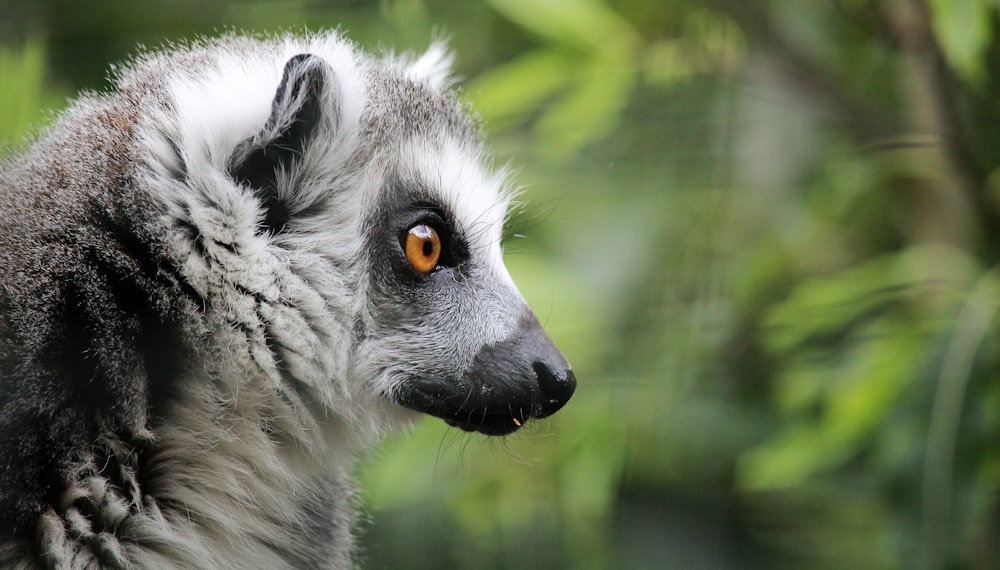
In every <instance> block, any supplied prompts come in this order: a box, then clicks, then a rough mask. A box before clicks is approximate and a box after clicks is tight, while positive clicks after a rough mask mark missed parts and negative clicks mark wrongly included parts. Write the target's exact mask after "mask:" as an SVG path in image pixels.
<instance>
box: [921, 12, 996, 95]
mask: <svg viewBox="0 0 1000 570" xmlns="http://www.w3.org/2000/svg"><path fill="white" fill-rule="evenodd" d="M928 3H929V5H930V11H931V19H932V22H933V26H934V32H935V35H936V36H937V38H938V43H939V44H940V45H941V49H942V51H944V54H945V57H947V58H948V61H949V63H950V64H951V66H952V67H954V68H955V70H956V71H957V72H958V74H959V75H960V76H962V77H963V78H965V79H966V80H967V81H979V80H981V79H982V77H983V73H984V68H983V65H984V63H985V61H984V55H985V53H986V48H987V47H989V44H990V41H991V40H992V39H993V23H994V22H993V15H994V11H995V10H996V7H997V4H996V2H995V1H994V0H929V1H928Z"/></svg>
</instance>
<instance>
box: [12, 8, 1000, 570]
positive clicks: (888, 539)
mask: <svg viewBox="0 0 1000 570" xmlns="http://www.w3.org/2000/svg"><path fill="white" fill-rule="evenodd" d="M997 9H998V3H997V2H996V1H995V0H963V1H951V0H926V1H921V0H839V1H833V0H831V1H827V2H819V1H810V2H802V1H799V0H701V1H694V0H690V1H689V0H484V1H479V2H453V1H449V0H384V1H378V2H375V1H363V0H355V1H347V0H344V1H328V2H321V1H319V0H285V1H283V0H232V1H222V0H198V1H195V0H161V1H159V2H130V1H128V0H109V1H104V2H95V1H81V0H74V1H67V0H40V1H32V0H2V1H0V141H3V144H2V146H0V148H2V149H6V150H7V151H8V152H11V151H14V150H16V148H18V147H19V146H20V145H22V144H24V142H23V141H24V139H23V137H24V136H26V134H28V133H32V132H36V131H37V130H38V129H39V128H41V127H42V126H43V125H44V124H45V123H46V122H47V121H49V120H50V119H51V116H52V115H51V112H50V111H51V110H56V109H58V108H59V107H60V106H61V105H62V104H63V102H64V101H65V98H66V97H68V96H71V95H72V94H74V93H76V92H78V91H79V90H81V89H97V90H100V89H102V88H105V86H106V83H105V80H104V77H105V73H106V71H105V70H106V69H107V66H108V64H110V63H113V62H116V61H120V60H122V59H124V58H127V57H128V56H129V55H130V54H133V53H135V50H136V46H137V45H139V44H145V45H148V46H152V47H155V46H158V45H160V44H162V43H164V42H166V41H170V40H178V39H183V38H190V37H192V36H195V35H212V34H218V33H223V32H224V31H227V30H230V29H247V30H254V31H259V32H265V31H277V30H285V29H292V30H297V29H303V28H308V29H317V28H325V27H341V28H342V29H344V30H345V31H346V33H347V34H348V35H349V36H350V37H352V38H353V39H355V40H356V41H357V42H358V43H360V44H362V45H363V46H365V47H368V48H371V49H379V48H380V47H391V48H393V49H396V50H405V49H415V50H419V49H421V48H423V47H425V46H426V45H427V44H428V43H429V42H430V41H431V40H432V39H434V38H436V37H441V36H444V37H448V38H450V42H451V45H452V47H453V49H454V51H455V53H456V55H457V67H458V73H459V74H460V75H461V76H462V77H463V78H464V79H463V81H462V82H461V85H462V89H463V96H464V97H465V98H467V99H468V100H469V101H470V102H471V104H472V105H473V106H474V108H475V109H476V110H477V111H478V112H479V113H480V114H481V116H482V119H483V124H484V127H485V130H486V132H487V136H488V138H489V141H490V143H491V145H492V146H493V147H494V148H495V149H496V151H497V153H498V154H499V156H500V157H501V160H500V162H501V163H502V162H505V161H509V162H510V163H511V164H512V165H513V166H514V167H516V168H517V169H518V170H519V174H518V179H519V181H520V182H521V183H523V184H524V185H525V186H526V190H525V192H524V194H523V197H524V200H525V202H526V204H525V205H524V207H523V208H522V209H521V210H520V211H519V213H518V214H517V215H516V216H515V217H514V219H513V221H512V232H513V233H514V234H516V235H517V236H518V237H516V238H514V239H512V240H510V242H509V243H507V245H506V247H507V259H508V264H509V266H510V269H511V272H512V274H513V275H514V278H515V280H516V281H518V283H519V285H520V286H521V288H522V290H523V292H524V293H525V296H526V297H527V298H528V299H529V302H531V304H532V305H533V307H534V308H535V310H536V312H537V313H538V314H539V315H540V317H541V319H542V320H543V322H544V323H545V325H546V326H547V328H548V330H549V331H550V332H551V334H552V336H553V337H554V338H555V339H556V341H557V343H558V344H559V345H560V346H561V347H563V348H564V352H565V353H566V354H567V356H568V357H569V358H570V360H571V361H572V362H573V363H574V366H575V368H576V370H577V373H578V377H579V380H580V387H579V389H578V392H577V395H576V396H575V397H574V399H573V400H572V402H571V403H570V405H569V406H567V408H566V409H565V410H564V411H562V412H560V413H559V414H557V415H556V416H555V417H554V418H552V419H551V420H549V421H546V422H543V423H542V424H541V425H538V426H535V427H531V428H529V429H526V430H522V431H521V432H519V433H518V434H517V435H515V436H513V437H510V438H507V439H505V440H502V441H498V440H486V439H484V438H481V437H477V436H470V435H466V434H461V433H456V432H454V431H449V430H448V429H447V428H446V427H445V426H444V425H443V424H441V422H438V421H432V420H427V421H426V422H424V423H423V424H421V426H420V427H419V428H418V429H417V430H416V431H415V432H414V433H411V434H406V435H402V436H399V437H397V438H394V439H392V440H390V441H388V442H386V443H385V445H383V446H381V447H380V448H379V449H378V450H376V452H375V453H373V455H372V456H371V457H370V458H369V460H368V461H367V462H366V463H365V465H364V467H363V471H362V473H361V477H362V479H363V482H364V487H365V489H366V491H365V495H364V502H365V505H366V510H367V513H368V515H369V518H370V524H369V525H368V529H367V531H366V532H365V534H364V538H363V541H362V542H363V548H364V551H363V553H362V557H363V559H364V561H365V564H364V565H365V567H369V568H436V569H440V568H477V569H485V570H489V569H506V568H510V569H518V570H525V569H528V568H583V569H589V568H595V569H596V568H684V569H700V568H705V569H708V568H712V569H716V568H927V569H934V568H976V569H978V568H984V569H985V568H996V567H998V566H1000V552H998V547H997V544H998V543H1000V541H998V539H1000V536H998V534H1000V530H998V529H1000V503H998V494H997V491H998V488H1000V445H998V443H1000V441H998V440H1000V389H998V388H1000V387H998V384H997V377H998V372H1000V359H998V357H997V354H998V340H1000V338H998V332H1000V331H998V328H1000V321H998V319H997V312H998V306H1000V269H998V262H1000V176H998V173H1000V171H998V170H997V167H998V165H1000V105H998V104H997V103H998V101H1000V99H998V95H1000V40H998V38H997V34H996V27H997V23H998V14H997ZM520 236H524V237H523V238H522V237H520Z"/></svg>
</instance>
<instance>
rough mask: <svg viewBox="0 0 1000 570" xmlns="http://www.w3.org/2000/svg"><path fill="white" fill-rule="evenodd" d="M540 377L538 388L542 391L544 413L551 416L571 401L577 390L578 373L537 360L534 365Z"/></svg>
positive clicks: (536, 374)
mask: <svg viewBox="0 0 1000 570" xmlns="http://www.w3.org/2000/svg"><path fill="white" fill-rule="evenodd" d="M531 367H532V369H534V371H535V376H536V377H537V378H538V389H539V390H540V391H541V393H542V401H541V405H542V410H541V411H542V414H541V416H540V417H546V416H551V415H552V414H554V413H556V412H558V411H559V409H560V408H562V407H563V406H564V405H566V402H568V401H569V399H570V397H571V396H572V395H573V392H574V391H575V390H576V375H575V374H573V371H572V370H571V369H569V368H567V367H563V366H556V367H553V366H552V365H550V364H547V363H545V362H542V361H540V360H536V361H535V362H534V363H533V364H532V365H531Z"/></svg>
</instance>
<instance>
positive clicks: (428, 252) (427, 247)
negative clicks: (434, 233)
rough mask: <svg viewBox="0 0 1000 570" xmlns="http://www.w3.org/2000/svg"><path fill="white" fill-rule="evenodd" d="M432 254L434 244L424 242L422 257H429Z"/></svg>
mask: <svg viewBox="0 0 1000 570" xmlns="http://www.w3.org/2000/svg"><path fill="white" fill-rule="evenodd" d="M433 253H434V244H433V243H432V242H431V240H426V241H424V257H430V256H431V255H432V254H433Z"/></svg>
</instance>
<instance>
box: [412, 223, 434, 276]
mask: <svg viewBox="0 0 1000 570" xmlns="http://www.w3.org/2000/svg"><path fill="white" fill-rule="evenodd" d="M405 249H406V261H408V262H409V263H410V267H412V268H413V269H415V270H416V272H417V273H419V274H421V275H428V274H429V273H430V272H431V271H434V268H435V267H437V264H438V260H439V259H441V238H440V237H439V236H438V233H437V232H436V231H434V228H432V227H430V226H428V225H426V224H419V225H416V226H413V227H412V228H410V231H409V232H408V233H407V234H406V248H405Z"/></svg>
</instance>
